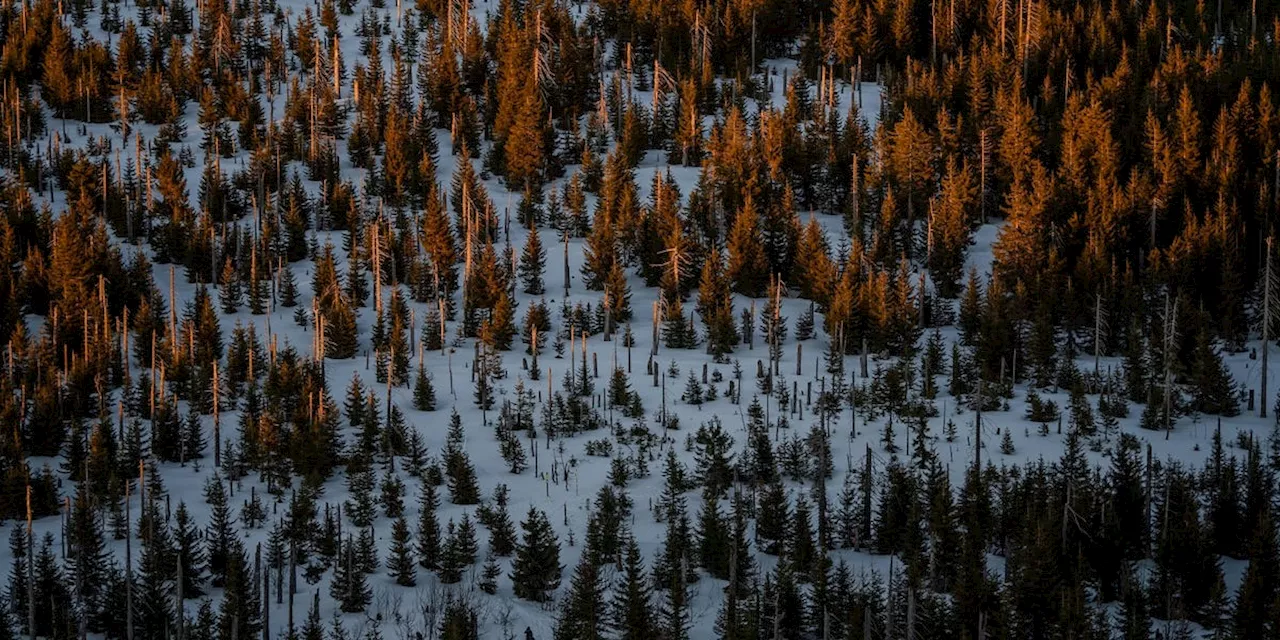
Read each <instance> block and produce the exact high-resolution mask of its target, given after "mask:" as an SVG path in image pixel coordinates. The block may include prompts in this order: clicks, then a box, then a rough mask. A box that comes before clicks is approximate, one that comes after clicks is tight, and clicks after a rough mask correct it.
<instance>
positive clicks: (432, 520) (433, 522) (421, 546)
mask: <svg viewBox="0 0 1280 640" xmlns="http://www.w3.org/2000/svg"><path fill="white" fill-rule="evenodd" d="M439 508H440V498H439V497H438V496H437V495H436V487H435V485H433V484H431V483H430V482H429V481H427V480H425V479H424V480H423V482H422V489H421V492H420V493H419V494H418V546H417V555H418V564H420V565H422V566H423V567H425V568H427V569H435V568H437V567H438V566H439V562H440V521H439V520H438V519H437V515H436V512H437V510H438V509H439Z"/></svg>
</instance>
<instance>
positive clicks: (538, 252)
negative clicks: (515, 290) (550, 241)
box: [519, 225, 547, 296]
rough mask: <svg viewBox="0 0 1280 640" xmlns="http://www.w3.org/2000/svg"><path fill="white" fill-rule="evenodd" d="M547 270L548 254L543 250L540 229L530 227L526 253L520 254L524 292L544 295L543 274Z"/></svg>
mask: <svg viewBox="0 0 1280 640" xmlns="http://www.w3.org/2000/svg"><path fill="white" fill-rule="evenodd" d="M546 268H547V252H546V250H545V249H543V248H542V239H541V236H540V235H539V234H538V227H537V226H536V225H535V226H531V227H529V237H528V239H526V240H525V242H524V252H523V253H521V254H520V269H519V270H520V282H522V283H523V284H524V292H525V293H527V294H529V295H532V296H537V295H542V293H543V292H544V291H546V287H545V286H543V282H542V274H543V272H544V271H546Z"/></svg>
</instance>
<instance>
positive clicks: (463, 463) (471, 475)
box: [444, 411, 480, 505]
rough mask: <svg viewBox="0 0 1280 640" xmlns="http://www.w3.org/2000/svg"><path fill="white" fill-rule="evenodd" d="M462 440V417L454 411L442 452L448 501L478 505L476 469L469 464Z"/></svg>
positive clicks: (463, 436) (478, 492) (478, 493)
mask: <svg viewBox="0 0 1280 640" xmlns="http://www.w3.org/2000/svg"><path fill="white" fill-rule="evenodd" d="M464 438H465V435H464V434H463V431H462V417H461V416H459V415H458V412H457V411H454V413H453V416H452V417H451V418H450V422H449V435H448V438H447V440H446V443H445V450H444V467H445V475H446V476H447V477H448V478H449V501H450V502H452V503H453V504H462V505H467V504H479V503H480V486H479V484H478V483H477V481H476V469H475V466H474V465H472V464H471V457H470V456H468V455H467V452H466V450H465V449H464V448H463V442H464Z"/></svg>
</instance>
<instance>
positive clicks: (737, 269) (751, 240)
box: [725, 197, 769, 298]
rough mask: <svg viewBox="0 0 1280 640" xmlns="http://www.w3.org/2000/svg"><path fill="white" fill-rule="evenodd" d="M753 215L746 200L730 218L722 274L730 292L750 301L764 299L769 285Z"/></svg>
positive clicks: (766, 264)
mask: <svg viewBox="0 0 1280 640" xmlns="http://www.w3.org/2000/svg"><path fill="white" fill-rule="evenodd" d="M757 215H758V214H757V213H756V210H755V208H754V205H753V203H752V201H751V199H750V197H748V199H747V201H746V202H745V203H744V204H743V207H742V209H741V210H740V211H738V214H737V215H736V216H735V217H734V223H733V230H732V231H731V232H730V234H729V265H728V267H727V268H726V271H725V276H726V277H727V278H728V279H729V281H730V282H731V283H732V284H733V290H734V291H736V292H738V293H741V294H742V295H744V296H748V297H752V298H759V297H760V296H762V295H764V293H765V286H766V285H768V281H769V263H768V260H766V258H765V253H764V246H763V245H762V244H761V242H760V232H759V230H758V228H757V224H758V223H757Z"/></svg>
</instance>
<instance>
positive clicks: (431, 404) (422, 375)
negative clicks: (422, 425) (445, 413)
mask: <svg viewBox="0 0 1280 640" xmlns="http://www.w3.org/2000/svg"><path fill="white" fill-rule="evenodd" d="M413 408H414V409H417V410H418V411H435V410H436V390H435V386H434V385H433V384H431V376H430V375H429V374H428V373H427V369H426V367H424V366H422V363H418V374H417V376H415V377H414V381H413ZM415 433H416V431H415Z"/></svg>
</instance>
